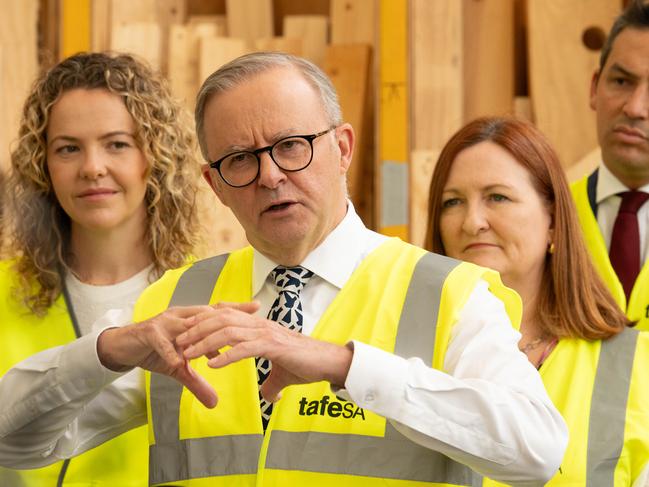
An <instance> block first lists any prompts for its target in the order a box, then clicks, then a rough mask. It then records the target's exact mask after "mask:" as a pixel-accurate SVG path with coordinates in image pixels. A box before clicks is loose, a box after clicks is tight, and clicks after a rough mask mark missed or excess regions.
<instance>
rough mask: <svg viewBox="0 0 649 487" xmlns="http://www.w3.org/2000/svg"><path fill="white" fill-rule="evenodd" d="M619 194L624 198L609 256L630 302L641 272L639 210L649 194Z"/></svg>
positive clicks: (648, 197) (614, 228) (635, 192)
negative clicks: (634, 285) (636, 280)
mask: <svg viewBox="0 0 649 487" xmlns="http://www.w3.org/2000/svg"><path fill="white" fill-rule="evenodd" d="M618 194H619V196H621V197H622V203H621V204H620V211H619V212H618V214H617V218H616V219H615V224H614V225H613V234H612V235H611V248H610V250H609V252H608V254H609V256H610V258H611V264H613V269H615V273H616V274H617V276H618V277H619V278H620V282H621V283H622V287H623V288H624V294H626V299H627V302H628V300H629V296H630V295H631V290H632V289H633V283H634V282H635V279H636V277H638V273H639V272H640V231H639V230H638V210H639V209H640V207H641V206H642V205H643V204H644V203H645V201H647V200H648V199H649V193H642V192H640V191H625V192H623V193H618Z"/></svg>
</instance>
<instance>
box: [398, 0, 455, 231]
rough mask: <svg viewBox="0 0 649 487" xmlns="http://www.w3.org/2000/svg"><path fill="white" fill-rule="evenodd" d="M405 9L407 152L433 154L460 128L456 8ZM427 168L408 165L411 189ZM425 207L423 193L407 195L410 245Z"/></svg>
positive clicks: (446, 3)
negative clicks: (407, 21)
mask: <svg viewBox="0 0 649 487" xmlns="http://www.w3.org/2000/svg"><path fill="white" fill-rule="evenodd" d="M410 5H411V11H410V21H411V26H412V31H411V43H412V47H411V59H410V69H411V75H412V79H411V86H412V96H411V103H412V105H411V126H412V128H411V147H412V151H413V153H415V154H419V151H433V152H438V151H441V149H442V147H443V146H444V144H445V143H446V141H447V140H448V139H449V138H450V137H451V135H453V133H455V132H456V131H457V130H458V129H459V128H460V127H461V126H462V123H463V103H462V101H463V87H462V83H463V66H462V53H463V51H462V3H461V2H458V1H457V0H436V1H435V2H429V1H428V0H412V1H411V4H410ZM421 164H424V165H425V166H424V167H420V165H421ZM428 165H429V161H428V159H426V158H425V157H423V158H420V157H418V158H417V159H413V160H411V161H410V171H409V177H410V186H411V187H412V188H413V189H414V186H415V185H419V184H421V178H422V174H427V172H428ZM429 180H430V179H428V180H427V181H429ZM427 204H428V200H427V192H426V191H423V190H418V191H411V192H410V199H409V211H410V222H409V223H410V234H409V237H410V239H411V241H414V240H416V239H419V238H420V237H421V235H422V228H425V226H426V222H427V218H428V217H427V215H426V214H425V211H423V212H422V210H421V209H422V208H426V207H427Z"/></svg>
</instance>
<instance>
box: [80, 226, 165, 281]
mask: <svg viewBox="0 0 649 487" xmlns="http://www.w3.org/2000/svg"><path fill="white" fill-rule="evenodd" d="M144 242H145V240H144V232H141V233H140V234H137V232H131V234H130V235H129V233H128V232H110V231H109V232H96V231H87V230H85V229H79V228H73V229H72V234H71V240H70V245H71V251H72V262H71V266H70V267H71V270H72V272H73V273H74V274H75V275H76V276H77V278H78V279H79V280H80V281H82V282H85V283H87V284H95V285H103V286H107V285H111V284H117V283H119V282H122V281H125V280H126V279H128V278H130V277H132V276H134V275H135V274H137V273H138V272H140V271H141V270H143V269H144V268H146V267H147V266H149V265H150V264H151V263H152V261H153V260H152V256H151V252H150V250H149V248H148V246H147V245H146V244H145V243H144Z"/></svg>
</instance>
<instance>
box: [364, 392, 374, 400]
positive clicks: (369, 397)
mask: <svg viewBox="0 0 649 487" xmlns="http://www.w3.org/2000/svg"><path fill="white" fill-rule="evenodd" d="M373 400H374V393H373V392H368V393H367V394H365V401H367V402H372V401H373Z"/></svg>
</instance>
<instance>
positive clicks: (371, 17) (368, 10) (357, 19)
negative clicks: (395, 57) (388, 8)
mask: <svg viewBox="0 0 649 487" xmlns="http://www.w3.org/2000/svg"><path fill="white" fill-rule="evenodd" d="M431 3H432V2H431ZM330 5H331V10H330V14H329V16H330V18H331V43H332V44H353V43H356V42H360V43H367V44H370V45H374V44H375V41H376V28H377V16H378V6H377V2H375V1H374V0H331V4H330Z"/></svg>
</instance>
